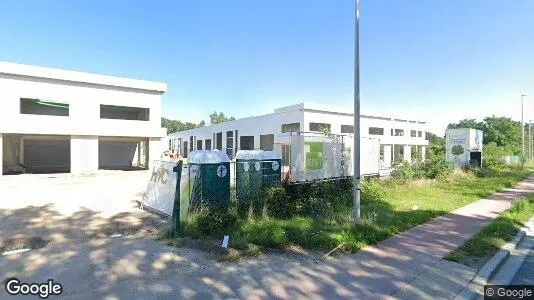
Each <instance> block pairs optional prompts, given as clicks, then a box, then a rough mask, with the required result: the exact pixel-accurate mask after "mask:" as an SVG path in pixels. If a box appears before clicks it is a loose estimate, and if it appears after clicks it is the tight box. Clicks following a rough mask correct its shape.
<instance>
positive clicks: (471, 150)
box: [445, 128, 483, 167]
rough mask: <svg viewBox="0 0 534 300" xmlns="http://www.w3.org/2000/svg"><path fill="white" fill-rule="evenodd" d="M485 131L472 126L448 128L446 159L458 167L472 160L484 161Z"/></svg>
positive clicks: (446, 134)
mask: <svg viewBox="0 0 534 300" xmlns="http://www.w3.org/2000/svg"><path fill="white" fill-rule="evenodd" d="M482 137H483V132H482V131H481V130H476V129H472V128H457V129H447V131H446V132H445V160H446V161H447V162H450V163H453V164H454V165H455V166H458V167H465V166H468V165H469V164H470V162H473V161H478V162H479V163H481V162H482Z"/></svg>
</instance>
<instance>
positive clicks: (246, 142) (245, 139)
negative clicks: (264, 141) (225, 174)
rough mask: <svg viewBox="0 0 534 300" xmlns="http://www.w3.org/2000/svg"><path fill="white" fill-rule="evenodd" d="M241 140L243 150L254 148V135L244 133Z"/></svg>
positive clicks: (240, 144)
mask: <svg viewBox="0 0 534 300" xmlns="http://www.w3.org/2000/svg"><path fill="white" fill-rule="evenodd" d="M239 140H240V141H239V147H241V150H254V137H253V136H245V135H242V136H241V137H240V138H239Z"/></svg>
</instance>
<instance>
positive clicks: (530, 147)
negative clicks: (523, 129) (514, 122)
mask: <svg viewBox="0 0 534 300" xmlns="http://www.w3.org/2000/svg"><path fill="white" fill-rule="evenodd" d="M528 160H532V120H528Z"/></svg>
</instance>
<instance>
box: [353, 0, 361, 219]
mask: <svg viewBox="0 0 534 300" xmlns="http://www.w3.org/2000/svg"><path fill="white" fill-rule="evenodd" d="M354 37H355V41H354V154H353V155H354V174H353V176H352V178H353V182H352V183H353V201H352V217H353V219H354V223H355V224H358V223H360V189H361V187H360V0H356V19H355V26H354Z"/></svg>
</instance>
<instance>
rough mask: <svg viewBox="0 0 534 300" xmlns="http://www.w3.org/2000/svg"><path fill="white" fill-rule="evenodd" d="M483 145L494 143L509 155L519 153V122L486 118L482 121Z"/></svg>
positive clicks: (500, 118) (504, 118) (503, 118)
mask: <svg viewBox="0 0 534 300" xmlns="http://www.w3.org/2000/svg"><path fill="white" fill-rule="evenodd" d="M484 123H485V124H484V141H483V142H484V144H485V145H487V144H489V143H495V144H496V145H497V146H498V147H503V148H505V149H506V150H507V151H508V152H509V153H511V154H514V155H518V154H520V153H521V122H517V121H514V120H512V119H511V118H506V117H495V116H491V117H487V118H485V119H484Z"/></svg>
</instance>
